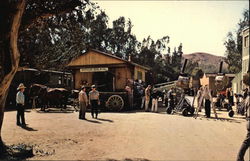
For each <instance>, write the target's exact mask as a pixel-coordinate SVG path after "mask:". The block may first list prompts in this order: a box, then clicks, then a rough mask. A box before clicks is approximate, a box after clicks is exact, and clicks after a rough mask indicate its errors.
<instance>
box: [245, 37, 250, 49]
mask: <svg viewBox="0 0 250 161" xmlns="http://www.w3.org/2000/svg"><path fill="white" fill-rule="evenodd" d="M248 46H249V36H248V35H247V36H245V37H244V47H248Z"/></svg>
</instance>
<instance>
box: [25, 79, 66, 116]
mask: <svg viewBox="0 0 250 161" xmlns="http://www.w3.org/2000/svg"><path fill="white" fill-rule="evenodd" d="M69 94H70V92H69V91H68V90H67V89H65V88H49V87H47V86H45V85H41V84H32V85H31V86H30V90H29V95H30V97H31V98H35V99H36V100H37V101H36V106H40V107H41V110H42V111H45V108H49V107H60V108H66V106H67V102H68V96H69Z"/></svg>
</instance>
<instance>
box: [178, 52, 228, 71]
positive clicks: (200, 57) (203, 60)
mask: <svg viewBox="0 0 250 161" xmlns="http://www.w3.org/2000/svg"><path fill="white" fill-rule="evenodd" d="M182 56H183V57H182V58H183V61H184V59H188V60H191V61H192V62H198V63H199V65H200V67H201V68H202V70H203V71H204V72H206V73H207V72H208V73H217V72H218V71H219V65H220V62H221V61H224V63H223V69H222V72H227V71H228V70H227V68H228V64H226V62H225V59H226V58H225V57H222V56H216V55H212V54H209V53H203V52H196V53H192V54H184V55H182Z"/></svg>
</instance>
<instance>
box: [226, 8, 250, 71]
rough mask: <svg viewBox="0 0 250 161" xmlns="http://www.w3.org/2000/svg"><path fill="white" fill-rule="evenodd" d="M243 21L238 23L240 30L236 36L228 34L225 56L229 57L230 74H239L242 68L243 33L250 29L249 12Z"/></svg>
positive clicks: (244, 14)
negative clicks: (244, 30)
mask: <svg viewBox="0 0 250 161" xmlns="http://www.w3.org/2000/svg"><path fill="white" fill-rule="evenodd" d="M242 16H243V19H240V21H239V23H238V29H237V31H236V33H235V35H236V36H235V37H236V38H234V34H233V33H232V32H228V35H227V40H226V41H225V42H224V45H225V47H226V52H225V56H226V57H227V59H226V62H227V63H228V65H229V69H228V70H229V72H230V73H238V72H240V71H241V68H242V65H241V64H242V63H241V62H242V36H241V32H242V31H243V29H244V28H245V27H249V10H248V9H247V10H245V11H244V12H243V14H242Z"/></svg>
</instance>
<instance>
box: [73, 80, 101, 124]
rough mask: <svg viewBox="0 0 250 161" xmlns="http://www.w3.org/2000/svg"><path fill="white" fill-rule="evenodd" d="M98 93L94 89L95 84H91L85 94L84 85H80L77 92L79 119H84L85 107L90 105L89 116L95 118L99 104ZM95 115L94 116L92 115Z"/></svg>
mask: <svg viewBox="0 0 250 161" xmlns="http://www.w3.org/2000/svg"><path fill="white" fill-rule="evenodd" d="M99 97H100V94H99V92H98V91H97V90H96V86H95V85H92V86H91V91H90V92H89V94H88V95H87V93H86V87H85V86H84V85H83V86H82V87H81V91H80V92H79V95H78V100H79V107H80V111H79V119H82V120H86V116H85V115H86V110H87V107H88V106H90V107H91V116H92V118H96V119H97V116H98V109H99V108H98V107H99V105H100V98H99ZM94 115H95V116H94Z"/></svg>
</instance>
